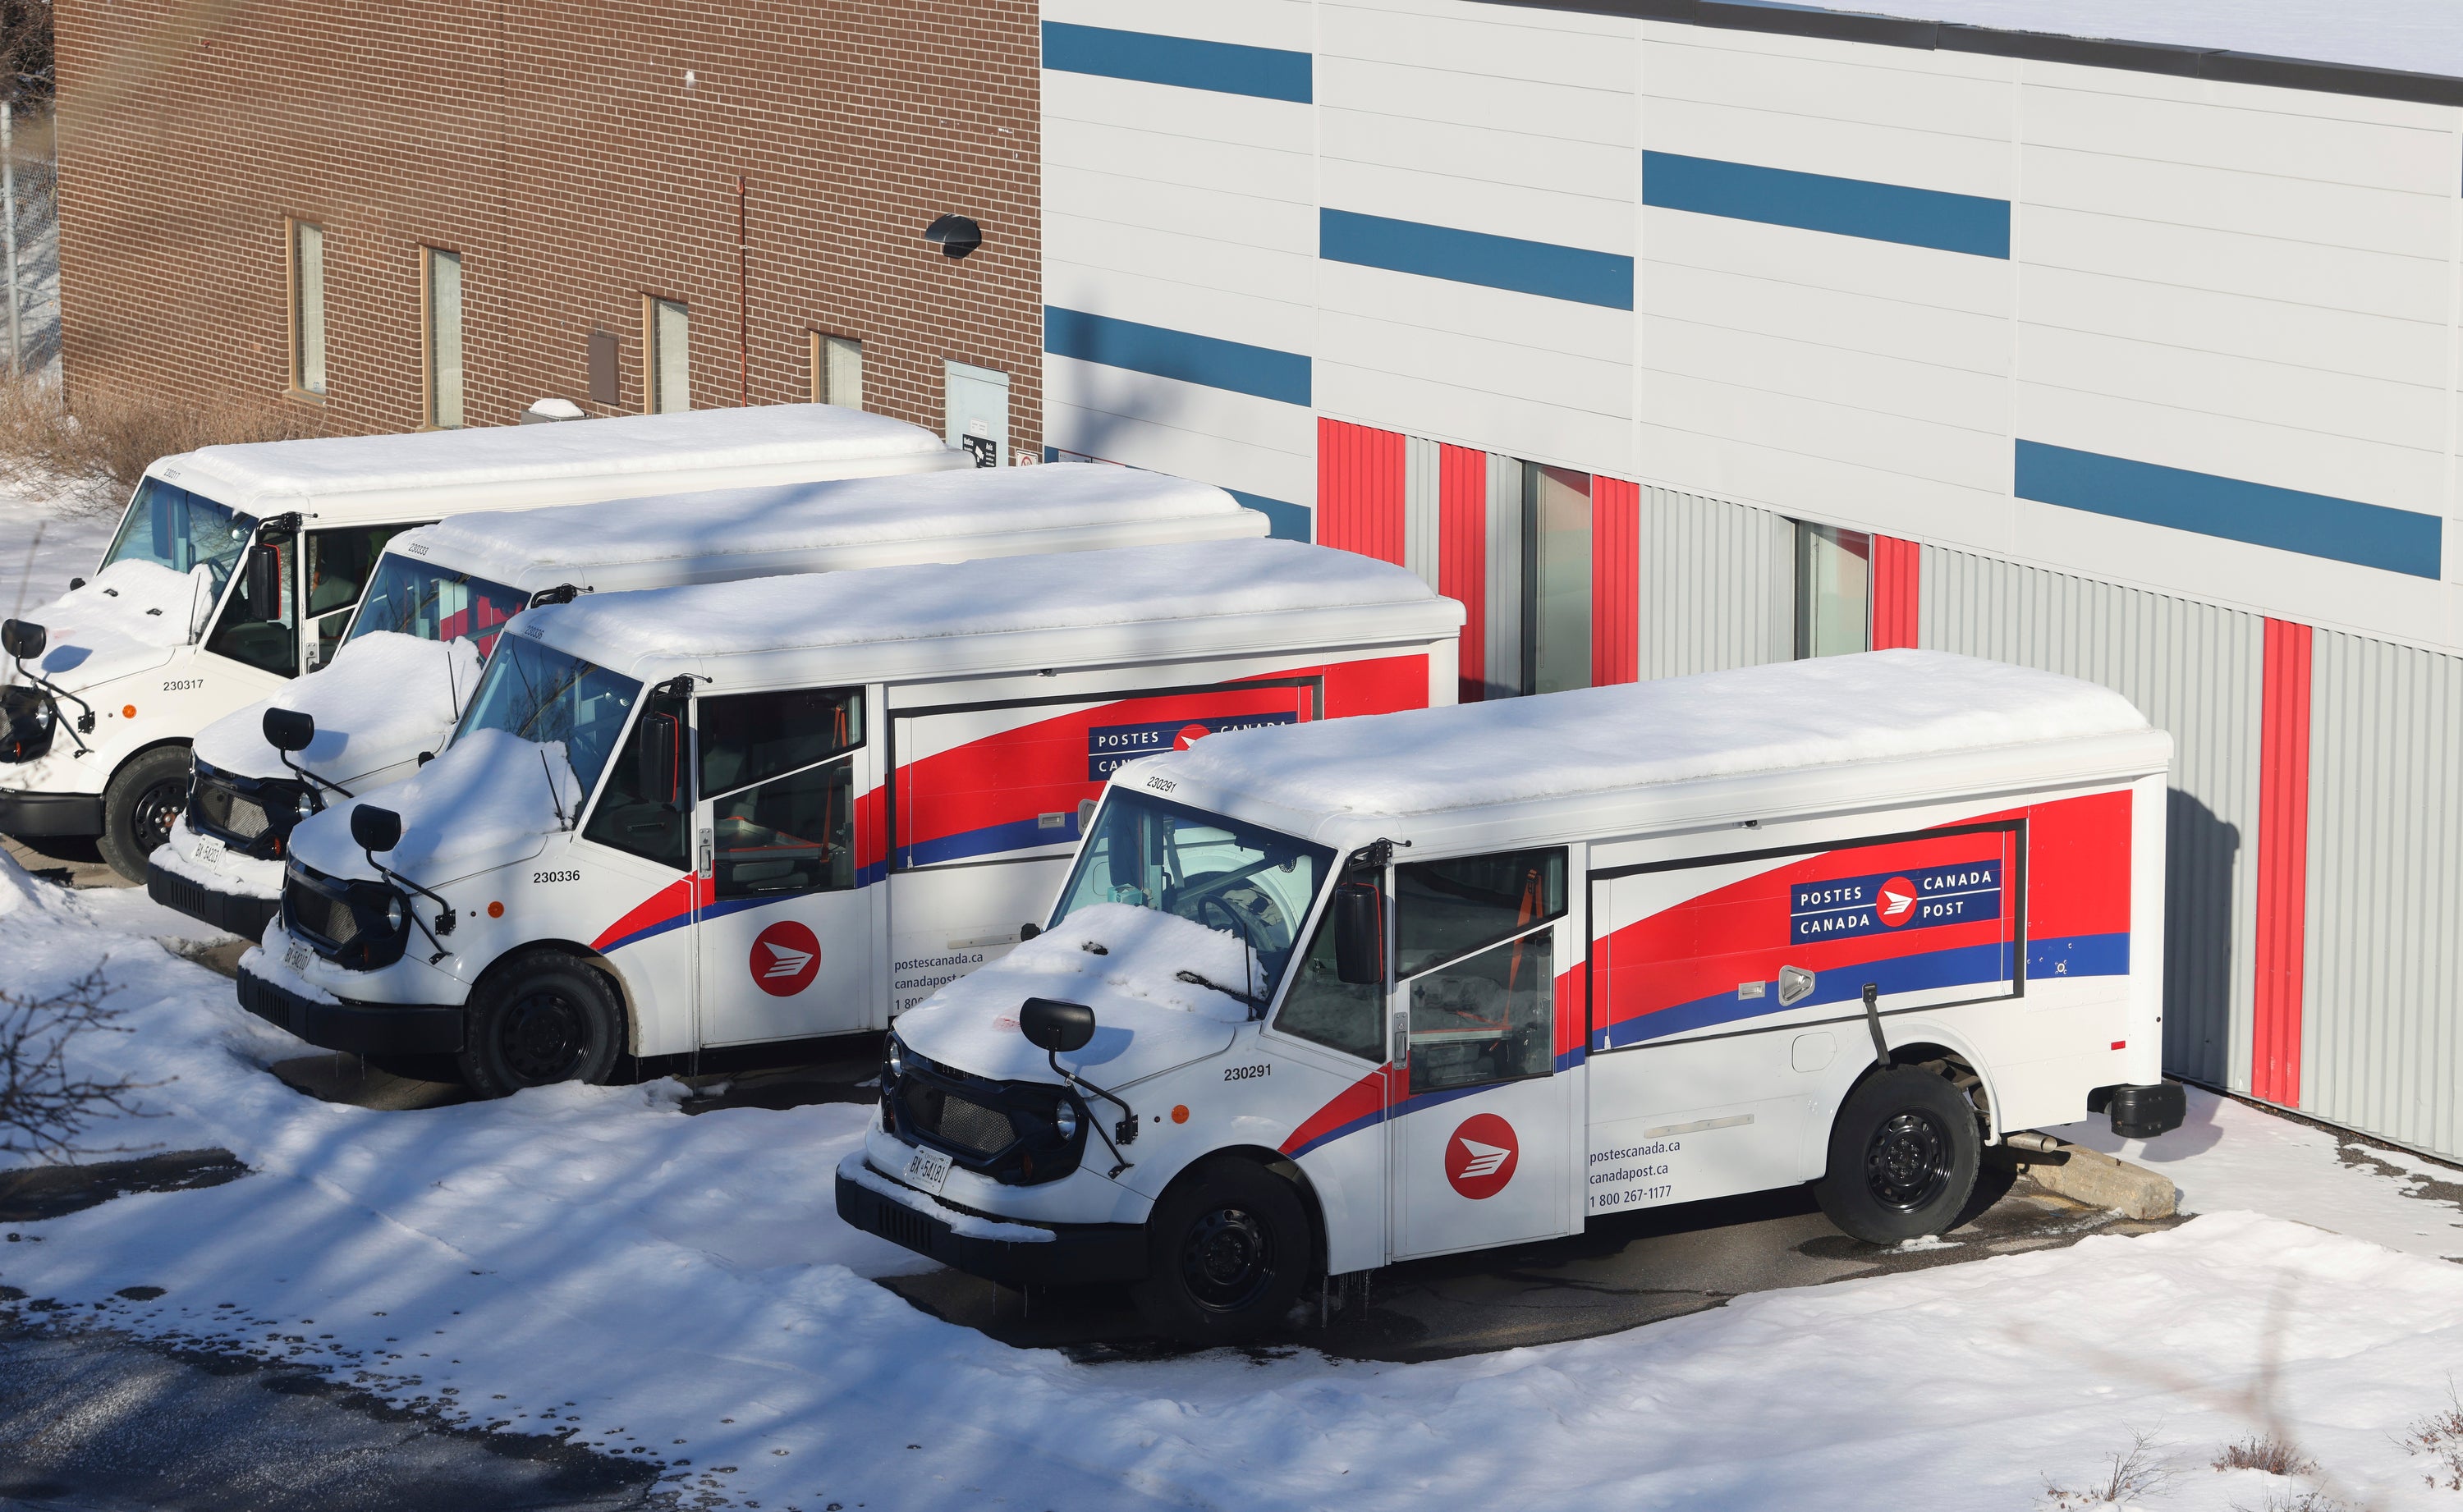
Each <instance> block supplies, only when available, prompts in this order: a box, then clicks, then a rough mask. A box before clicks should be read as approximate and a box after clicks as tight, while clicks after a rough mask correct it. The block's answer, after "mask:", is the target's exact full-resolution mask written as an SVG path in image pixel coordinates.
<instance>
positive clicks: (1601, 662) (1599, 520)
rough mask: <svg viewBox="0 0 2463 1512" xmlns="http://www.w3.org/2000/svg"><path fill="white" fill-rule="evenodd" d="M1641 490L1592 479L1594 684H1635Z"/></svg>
mask: <svg viewBox="0 0 2463 1512" xmlns="http://www.w3.org/2000/svg"><path fill="white" fill-rule="evenodd" d="M1640 492H1641V490H1640V489H1638V488H1636V487H1635V486H1634V485H1632V484H1629V483H1625V482H1624V481H1622V480H1621V479H1616V478H1594V479H1593V480H1591V685H1592V686H1593V687H1604V686H1606V685H1607V684H1609V683H1612V682H1631V681H1632V680H1634V678H1635V675H1636V673H1635V665H1636V660H1637V658H1638V656H1639V653H1640V649H1641V638H1642V632H1641V627H1640V625H1639V624H1638V623H1637V617H1638V610H1637V606H1636V604H1635V602H1634V600H1635V596H1636V595H1637V594H1639V593H1640V592H1641V581H1640V579H1641V572H1642V554H1641V553H1642V540H1641V536H1642V529H1641V520H1640V515H1641V501H1640Z"/></svg>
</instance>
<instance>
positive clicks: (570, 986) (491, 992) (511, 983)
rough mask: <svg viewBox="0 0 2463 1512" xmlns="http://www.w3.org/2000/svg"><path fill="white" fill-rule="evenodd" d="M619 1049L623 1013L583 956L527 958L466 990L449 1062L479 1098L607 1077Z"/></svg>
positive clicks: (610, 990)
mask: <svg viewBox="0 0 2463 1512" xmlns="http://www.w3.org/2000/svg"><path fill="white" fill-rule="evenodd" d="M623 1048H624V1013H623V1009H622V1007H621V1005H620V1004H618V1003H617V1001H616V993H615V990H614V989H613V988H612V987H610V986H609V985H608V983H607V979H606V978H604V977H602V976H600V975H599V972H598V971H597V970H596V969H595V968H593V967H592V966H591V965H589V963H587V962H586V961H578V960H576V959H575V958H574V957H572V956H567V955H562V954H558V953H555V952H544V953H541V954H539V955H535V956H527V957H524V958H523V959H521V960H520V961H515V962H514V963H513V964H512V965H511V966H509V967H507V968H506V969H504V970H502V971H499V972H496V973H495V974H493V975H492V976H490V977H489V978H488V979H487V980H486V981H484V982H482V983H479V987H478V990H476V991H474V992H472V993H471V994H470V1009H469V1022H468V1023H467V1024H466V1025H465V1026H464V1028H463V1034H462V1053H461V1054H459V1055H457V1056H455V1057H454V1065H455V1067H456V1069H459V1070H460V1071H461V1073H462V1080H463V1082H464V1083H465V1084H466V1085H468V1086H469V1089H470V1090H471V1091H473V1092H476V1093H477V1094H479V1095H480V1096H482V1097H504V1096H509V1095H511V1094H512V1093H513V1092H517V1091H521V1090H522V1089H523V1088H525V1087H545V1086H549V1085H550V1084H552V1083H556V1082H604V1081H606V1080H607V1079H608V1077H609V1076H610V1075H611V1074H612V1073H613V1072H614V1070H615V1069H616V1062H617V1059H618V1057H619V1056H621V1054H622V1052H623Z"/></svg>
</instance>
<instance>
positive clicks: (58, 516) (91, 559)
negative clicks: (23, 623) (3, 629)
mask: <svg viewBox="0 0 2463 1512" xmlns="http://www.w3.org/2000/svg"><path fill="white" fill-rule="evenodd" d="M38 525H39V526H41V527H42V532H43V533H42V539H41V543H40V545H36V543H35V537H34V528H35V527H36V526H38ZM119 528H120V515H119V511H117V510H115V509H108V508H105V509H101V510H97V509H96V508H94V503H93V500H92V497H91V496H90V495H88V494H85V493H82V492H79V491H78V490H76V489H73V488H68V487H43V486H16V487H12V486H8V485H6V484H0V617H6V618H12V619H13V618H15V617H16V616H17V615H18V614H19V612H20V601H21V595H22V602H23V604H24V605H25V606H26V607H30V608H31V607H32V606H33V605H36V604H47V603H50V602H51V601H52V600H53V599H54V598H57V597H59V596H60V595H61V594H65V593H67V592H68V591H69V579H70V578H72V577H92V576H93V575H94V565H95V564H96V563H97V562H99V561H101V560H102V552H103V549H104V548H105V547H107V546H109V545H110V544H111V536H112V532H113V531H114V530H116V529H119ZM30 550H31V551H32V552H33V554H32V557H31V559H30V557H29V555H28V552H29V551H30ZM30 567H31V571H30Z"/></svg>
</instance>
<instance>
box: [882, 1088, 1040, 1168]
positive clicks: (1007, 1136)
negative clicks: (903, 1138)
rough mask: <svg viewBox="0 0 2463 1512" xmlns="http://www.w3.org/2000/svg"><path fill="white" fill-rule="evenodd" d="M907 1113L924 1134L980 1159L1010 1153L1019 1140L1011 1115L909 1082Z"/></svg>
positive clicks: (955, 1094)
mask: <svg viewBox="0 0 2463 1512" xmlns="http://www.w3.org/2000/svg"><path fill="white" fill-rule="evenodd" d="M900 1091H901V1092H902V1093H903V1094H904V1095H903V1098H902V1100H903V1102H904V1103H905V1116H906V1117H907V1118H909V1119H912V1120H913V1122H914V1126H915V1128H916V1129H917V1130H919V1131H920V1132H922V1133H924V1134H929V1135H931V1136H932V1137H934V1138H936V1139H944V1140H947V1141H948V1142H949V1143H950V1144H953V1145H958V1146H960V1147H962V1148H964V1149H968V1150H972V1151H974V1152H975V1153H976V1154H978V1155H991V1154H992V1153H993V1152H994V1151H996V1150H1003V1149H1007V1148H1008V1147H1009V1145H1010V1143H1011V1141H1013V1140H1014V1139H1015V1138H1016V1137H1017V1129H1016V1126H1015V1125H1014V1124H1012V1123H1011V1122H1010V1117H1009V1114H1007V1113H1005V1112H1001V1111H1000V1110H999V1109H997V1108H987V1107H985V1106H984V1105H983V1104H982V1103H979V1102H976V1101H975V1100H973V1099H972V1098H970V1097H962V1096H959V1095H958V1094H957V1093H955V1092H947V1091H942V1090H941V1089H939V1088H937V1087H930V1086H926V1085H925V1084H924V1083H922V1082H919V1081H916V1080H914V1079H913V1078H909V1079H908V1080H907V1082H906V1085H905V1086H904V1087H903V1088H901V1089H900Z"/></svg>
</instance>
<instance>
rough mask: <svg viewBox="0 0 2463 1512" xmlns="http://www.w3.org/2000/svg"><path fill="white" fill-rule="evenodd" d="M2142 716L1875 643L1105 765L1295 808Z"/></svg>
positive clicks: (1981, 745) (1424, 808)
mask: <svg viewBox="0 0 2463 1512" xmlns="http://www.w3.org/2000/svg"><path fill="white" fill-rule="evenodd" d="M2146 728H2147V718H2146V716H2145V715H2143V714H2140V713H2139V712H2138V710H2137V709H2136V708H2134V707H2132V706H2131V704H2130V702H2129V701H2128V700H2126V699H2125V698H2123V697H2122V696H2121V695H2120V694H2118V693H2114V692H2112V691H2111V690H2110V689H2108V688H2102V687H2098V686H2096V685H2095V684H2094V683H2092V682H2082V681H2080V680H2077V679H2075V678H2064V677H2060V676H2058V675H2056V674H2054V673H2050V672H2037V671H2032V670H2030V669H2028V668H2025V667H2014V666H2008V665H2005V664H2003V663H2001V662H1997V661H1979V660H1976V659H1973V658H1970V657H1954V656H1950V655H1948V654H1946V653H1943V652H1938V651H1873V652H1866V653H1864V654H1863V655H1861V656H1850V657H1822V658H1817V659H1811V660H1805V661H1782V662H1777V663H1775V664H1773V665H1770V666H1761V667H1746V668H1742V669H1740V670H1738V671H1733V672H1711V673H1704V674H1702V675H1700V676H1698V677H1689V678H1669V679H1667V680H1663V681H1658V682H1634V683H1626V684H1624V685H1622V686H1617V687H1603V688H1584V689H1581V690H1580V691H1577V692H1572V693H1549V694H1543V695H1540V696H1538V697H1537V698H1527V699H1502V700H1499V701H1497V702H1490V703H1466V704H1461V705H1458V706H1455V707H1450V708H1434V709H1414V710H1411V711H1408V712H1406V713H1401V714H1380V715H1375V716H1372V717H1369V718H1364V719H1348V720H1328V721H1325V722H1323V723H1320V724H1297V725H1281V726H1277V727H1276V728H1275V729H1273V730H1232V731H1227V732H1226V733H1224V734H1221V735H1214V736H1210V737H1209V738H1207V739H1206V740H1203V741H1200V742H1198V743H1196V744H1195V745H1191V746H1189V747H1188V749H1187V750H1185V751H1174V752H1171V753H1169V754H1167V755H1162V756H1150V757H1147V758H1145V759H1144V760H1143V761H1140V762H1135V763H1132V764H1130V765H1129V766H1127V767H1123V768H1122V769H1121V771H1120V773H1119V774H1117V775H1116V777H1115V779H1114V780H1115V781H1120V782H1128V781H1133V780H1135V777H1137V776H1144V775H1146V774H1149V773H1168V774H1170V775H1172V776H1174V777H1182V778H1186V779H1188V780H1190V781H1193V782H1200V783H1206V784H1210V785H1218V786H1220V787H1222V788H1228V789H1231V790H1232V791H1235V792H1241V793H1246V794H1249V795H1251V796H1253V797H1256V798H1260V799H1263V800H1265V801H1267V802H1270V803H1275V804H1280V805H1282V806H1283V807H1285V808H1289V809H1295V810H1301V811H1303V812H1312V813H1328V812H1334V813H1341V812H1352V813H1385V814H1416V813H1433V812H1438V811H1441V810H1449V809H1466V808H1472V807H1475V806H1478V805H1482V804H1493V803H1516V802H1522V801H1526V800H1531V799H1539V798H1562V797H1568V796H1572V795H1574V794H1578V793H1592V792H1604V791H1610V790H1614V789H1617V788H1636V787H1643V786H1647V785H1654V784H1661V783H1677V782H1689V781H1693V780H1696V779H1700V778H1710V777H1733V776H1739V775H1742V774H1744V773H1747V772H1756V771H1774V770H1779V769H1782V768H1789V767H1827V766H1836V765H1839V764H1842V763H1846V762H1866V761H1886V760H1891V759H1894V758H1901V757H1910V756H1924V755H1933V754H1939V753H1944V752H1950V751H1961V750H1980V749H1985V748H1988V747H1991V746H1996V745H2023V744H2026V743H2029V742H2034V741H2048V740H2060V739H2070V738H2077V737H2083V736H2095V735H2119V734H2128V733H2134V732H2137V731H2141V730H2145V729H2146ZM1133 774H1134V776H1133Z"/></svg>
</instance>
